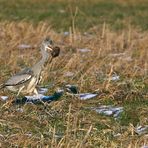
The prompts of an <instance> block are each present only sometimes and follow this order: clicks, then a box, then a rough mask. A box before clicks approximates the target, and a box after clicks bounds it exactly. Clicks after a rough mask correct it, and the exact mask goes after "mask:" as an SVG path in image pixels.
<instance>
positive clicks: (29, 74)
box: [0, 38, 60, 95]
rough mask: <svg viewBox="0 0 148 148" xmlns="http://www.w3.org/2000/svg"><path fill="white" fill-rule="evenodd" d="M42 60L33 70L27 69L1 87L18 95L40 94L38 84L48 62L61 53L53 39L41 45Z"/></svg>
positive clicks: (0, 86)
mask: <svg viewBox="0 0 148 148" xmlns="http://www.w3.org/2000/svg"><path fill="white" fill-rule="evenodd" d="M40 50H41V54H42V58H41V59H40V60H39V62H37V63H36V64H35V65H34V66H32V67H31V68H26V69H24V70H22V71H21V72H19V73H17V74H15V75H14V76H12V77H10V79H8V80H7V81H6V82H5V83H3V84H1V85H0V88H4V87H6V88H7V89H8V90H10V91H12V92H17V95H19V94H20V92H21V93H25V94H32V93H35V94H38V92H37V89H36V87H37V84H38V83H39V82H40V78H41V73H42V71H43V70H44V67H45V64H46V63H47V62H48V60H49V57H50V55H51V59H50V62H51V61H52V59H53V58H54V57H57V56H58V55H59V53H60V48H59V47H57V46H56V47H54V46H53V42H52V40H51V39H49V38H46V39H45V40H44V41H43V42H42V43H41V47H40Z"/></svg>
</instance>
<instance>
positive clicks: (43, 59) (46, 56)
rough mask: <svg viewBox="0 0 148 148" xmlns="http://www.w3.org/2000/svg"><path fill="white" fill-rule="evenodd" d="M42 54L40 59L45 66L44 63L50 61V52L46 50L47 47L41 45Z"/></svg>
mask: <svg viewBox="0 0 148 148" xmlns="http://www.w3.org/2000/svg"><path fill="white" fill-rule="evenodd" d="M41 54H42V59H41V60H40V63H41V64H42V65H43V66H44V64H45V63H46V62H47V61H48V59H49V53H48V52H46V51H45V47H43V46H42V47H41Z"/></svg>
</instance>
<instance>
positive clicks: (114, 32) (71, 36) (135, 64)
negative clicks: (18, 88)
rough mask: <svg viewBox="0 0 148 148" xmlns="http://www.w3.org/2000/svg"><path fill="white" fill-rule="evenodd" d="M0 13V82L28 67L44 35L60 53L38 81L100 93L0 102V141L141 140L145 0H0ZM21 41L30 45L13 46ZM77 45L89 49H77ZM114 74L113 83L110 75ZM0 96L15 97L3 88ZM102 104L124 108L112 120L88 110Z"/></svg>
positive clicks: (147, 104) (116, 143) (135, 144)
mask: <svg viewBox="0 0 148 148" xmlns="http://www.w3.org/2000/svg"><path fill="white" fill-rule="evenodd" d="M0 12H1V13H0V83H2V82H4V81H5V80H7V79H8V78H9V77H10V75H13V74H14V73H16V72H18V71H19V70H21V69H23V68H25V67H27V66H31V65H33V64H34V63H35V62H36V61H37V60H38V59H39V58H40V53H39V50H38V47H39V45H40V43H41V41H42V40H43V39H44V38H45V37H46V36H50V37H51V38H52V39H53V40H54V41H55V43H56V44H57V45H58V46H60V47H61V54H60V56H59V57H58V58H56V59H55V60H54V61H53V62H52V64H48V65H47V67H46V70H45V73H44V79H43V81H42V82H41V84H40V85H41V86H46V85H48V84H51V83H54V84H55V85H54V86H53V87H52V88H51V89H50V90H49V91H48V93H47V95H51V94H53V93H54V92H55V91H56V90H57V89H58V88H62V87H64V86H65V85H66V84H72V85H77V86H78V89H79V91H80V92H95V93H98V94H99V95H98V96H97V97H96V98H94V99H90V100H86V101H81V100H79V99H77V98H76V97H74V96H72V95H68V94H66V93H64V95H63V96H62V97H61V98H60V99H59V100H58V101H55V102H51V103H50V104H46V103H45V104H41V105H34V104H25V105H14V104H11V103H10V101H7V102H4V101H0V117H1V118H0V147H49V148H50V147H52V148H55V147H57V148H60V147H61V148H65V147H69V148H81V147H86V148H94V147H95V148H96V147H99V148H100V147H101V148H108V147H111V148H118V147H119V148H122V147H123V148H127V147H128V148H140V147H142V146H144V145H147V146H148V136H147V133H146V134H141V135H138V134H137V133H136V132H135V128H136V127H137V126H140V125H141V126H144V125H148V93H147V90H148V54H147V53H148V51H147V50H148V44H147V43H148V35H147V33H148V32H147V29H148V19H147V18H148V2H147V1H146V0H145V1H144V0H140V1H138V2H136V1H134V0H126V1H124V2H123V1H121V0H118V1H113V0H111V1H110V2H104V1H103V0H94V1H93V0H82V1H81V2H79V1H70V0H69V1H66V0H57V1H56V2H54V1H52V0H51V1H49V2H47V1H45V0H43V1H39V0H32V1H29V0H26V1H21V0H12V1H11V2H7V1H4V0H0ZM64 31H68V33H67V34H65V33H64ZM21 44H27V45H31V46H33V47H36V48H29V49H20V48H18V46H19V45H21ZM84 48H85V49H90V51H89V52H86V53H83V52H81V51H79V49H84ZM69 72H71V73H72V74H73V75H72V76H69V77H68V76H66V75H67V73H69ZM115 73H116V74H117V75H118V76H119V80H118V81H112V80H111V77H112V76H113V74H115ZM1 95H8V96H9V98H10V100H12V99H14V98H15V94H13V93H10V92H9V91H7V90H0V96H1ZM101 105H115V106H122V107H123V108H124V112H123V113H122V114H121V115H120V118H119V119H118V120H115V118H114V117H112V116H110V117H109V116H104V115H101V114H98V113H96V112H95V111H92V110H89V109H88V108H89V107H99V106H101Z"/></svg>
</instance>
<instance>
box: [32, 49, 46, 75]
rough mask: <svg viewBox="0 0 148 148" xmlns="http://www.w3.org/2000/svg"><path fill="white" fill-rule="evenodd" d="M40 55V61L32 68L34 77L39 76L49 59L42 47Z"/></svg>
mask: <svg viewBox="0 0 148 148" xmlns="http://www.w3.org/2000/svg"><path fill="white" fill-rule="evenodd" d="M41 54H42V58H41V60H40V61H39V62H37V63H36V64H35V65H34V66H33V67H32V70H33V71H34V74H36V75H39V74H40V72H41V70H42V68H43V67H44V66H45V64H46V62H47V61H48V59H49V53H48V52H46V51H45V49H44V47H41Z"/></svg>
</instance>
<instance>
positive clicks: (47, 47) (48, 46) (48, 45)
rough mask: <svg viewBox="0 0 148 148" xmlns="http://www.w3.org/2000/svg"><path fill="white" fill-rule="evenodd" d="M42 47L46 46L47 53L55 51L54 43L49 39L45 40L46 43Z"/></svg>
mask: <svg viewBox="0 0 148 148" xmlns="http://www.w3.org/2000/svg"><path fill="white" fill-rule="evenodd" d="M42 45H43V46H44V49H45V51H48V50H49V51H50V52H52V51H53V41H52V40H51V39H50V38H49V37H47V38H46V39H44V41H43V42H42Z"/></svg>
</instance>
